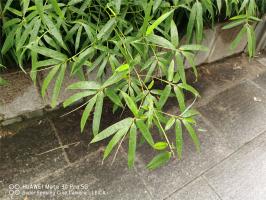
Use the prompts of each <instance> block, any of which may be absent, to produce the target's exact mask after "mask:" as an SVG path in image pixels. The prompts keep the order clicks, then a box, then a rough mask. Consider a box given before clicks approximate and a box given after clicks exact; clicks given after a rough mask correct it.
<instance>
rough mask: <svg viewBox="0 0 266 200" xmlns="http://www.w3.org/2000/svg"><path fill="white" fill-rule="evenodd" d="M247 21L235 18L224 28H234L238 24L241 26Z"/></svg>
mask: <svg viewBox="0 0 266 200" xmlns="http://www.w3.org/2000/svg"><path fill="white" fill-rule="evenodd" d="M245 22H246V19H239V20H235V21H233V22H231V23H229V24H226V25H225V26H223V28H222V29H230V28H234V27H236V26H239V25H241V24H244V23H245Z"/></svg>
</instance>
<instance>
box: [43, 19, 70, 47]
mask: <svg viewBox="0 0 266 200" xmlns="http://www.w3.org/2000/svg"><path fill="white" fill-rule="evenodd" d="M43 20H44V23H45V24H46V26H47V27H48V29H49V32H50V34H51V35H52V36H53V37H54V38H55V39H56V40H57V42H58V43H59V44H60V45H61V47H63V48H64V49H65V50H68V49H67V46H66V45H65V43H64V41H63V38H62V35H61V33H60V31H59V29H58V28H57V27H56V26H55V24H54V23H53V21H52V20H51V19H50V18H49V17H48V16H47V15H44V16H43Z"/></svg>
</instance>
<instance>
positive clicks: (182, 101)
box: [174, 86, 186, 112]
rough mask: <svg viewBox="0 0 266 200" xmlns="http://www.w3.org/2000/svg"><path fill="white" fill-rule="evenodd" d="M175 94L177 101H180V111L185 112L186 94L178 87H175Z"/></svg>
mask: <svg viewBox="0 0 266 200" xmlns="http://www.w3.org/2000/svg"><path fill="white" fill-rule="evenodd" d="M174 92H175V95H176V99H177V101H178V105H179V108H180V111H181V112H184V111H185V109H186V104H185V98H184V94H183V92H182V91H181V90H180V88H178V87H176V86H175V87H174Z"/></svg>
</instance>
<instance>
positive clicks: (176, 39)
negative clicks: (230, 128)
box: [170, 20, 179, 47]
mask: <svg viewBox="0 0 266 200" xmlns="http://www.w3.org/2000/svg"><path fill="white" fill-rule="evenodd" d="M170 30H171V42H172V44H173V45H174V46H175V47H177V46H178V45H179V36H178V30H177V27H176V24H175V22H174V20H172V21H171V29H170Z"/></svg>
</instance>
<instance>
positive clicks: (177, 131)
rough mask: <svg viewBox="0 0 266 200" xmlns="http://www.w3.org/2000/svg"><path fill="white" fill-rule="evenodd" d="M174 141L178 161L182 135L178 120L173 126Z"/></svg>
mask: <svg viewBox="0 0 266 200" xmlns="http://www.w3.org/2000/svg"><path fill="white" fill-rule="evenodd" d="M175 141H176V152H177V156H178V158H179V159H181V158H182V152H183V135H182V125H181V122H180V121H179V120H176V124H175Z"/></svg>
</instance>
